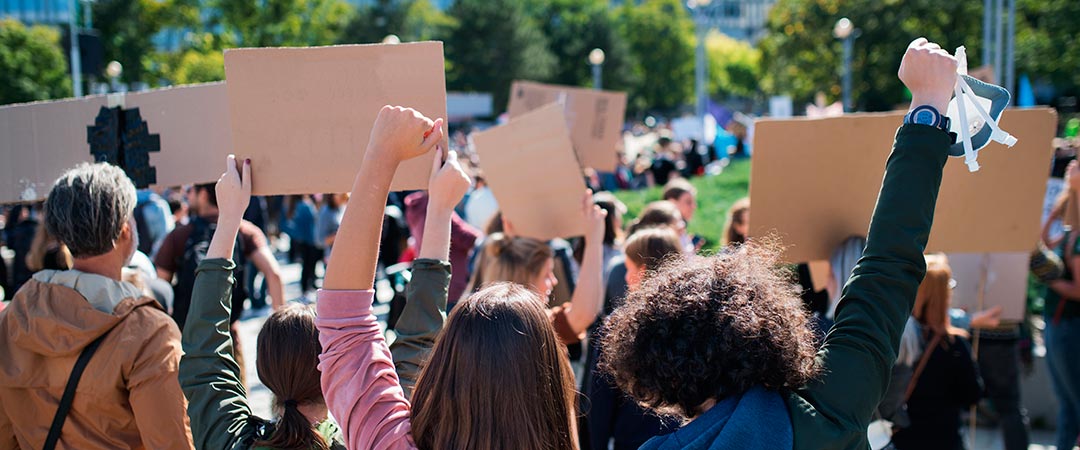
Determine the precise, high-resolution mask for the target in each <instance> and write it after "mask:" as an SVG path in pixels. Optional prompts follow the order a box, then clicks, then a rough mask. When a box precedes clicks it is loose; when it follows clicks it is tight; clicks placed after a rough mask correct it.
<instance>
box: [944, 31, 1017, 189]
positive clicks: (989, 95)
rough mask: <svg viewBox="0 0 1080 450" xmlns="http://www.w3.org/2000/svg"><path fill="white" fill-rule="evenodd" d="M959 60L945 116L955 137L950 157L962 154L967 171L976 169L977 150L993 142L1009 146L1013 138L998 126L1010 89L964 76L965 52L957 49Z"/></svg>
mask: <svg viewBox="0 0 1080 450" xmlns="http://www.w3.org/2000/svg"><path fill="white" fill-rule="evenodd" d="M956 58H957V59H958V60H960V66H959V68H958V70H957V71H958V72H959V74H960V76H959V77H957V80H956V87H955V88H954V92H955V94H956V96H955V97H954V98H953V99H952V101H950V102H949V110H948V112H947V113H946V115H948V116H949V120H950V121H951V122H952V125H951V127H950V128H951V131H952V132H953V133H956V136H957V140H956V143H954V144H953V145H952V146H951V147H949V154H950V155H952V156H963V157H964V162H965V163H966V164H967V166H968V170H969V171H971V172H975V171H978V170H979V163H978V161H977V158H978V154H977V153H976V152H978V151H979V150H982V149H983V148H984V147H986V146H987V145H989V144H990V141H995V142H998V143H1001V144H1004V145H1006V146H1009V147H1012V146H1013V145H1015V144H1016V138H1015V137H1013V136H1012V135H1010V134H1009V133H1007V132H1005V130H1002V129H1001V127H999V126H998V119H1000V118H1001V113H1002V112H1003V111H1005V108H1006V107H1007V106H1009V99H1010V96H1009V91H1007V90H1006V89H1005V88H1003V87H1000V86H994V85H992V84H989V83H984V82H982V81H979V80H977V79H975V78H972V77H970V76H968V75H967V51H966V49H964V47H960V48H958V49H956Z"/></svg>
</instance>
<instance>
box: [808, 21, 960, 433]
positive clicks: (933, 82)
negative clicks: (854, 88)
mask: <svg viewBox="0 0 1080 450" xmlns="http://www.w3.org/2000/svg"><path fill="white" fill-rule="evenodd" d="M956 66H957V62H956V59H955V58H953V57H952V56H951V55H949V54H948V53H947V52H945V51H944V50H941V48H940V47H938V46H937V45H935V44H930V43H928V42H927V41H926V39H923V38H920V39H917V40H915V41H914V42H912V43H911V45H910V46H909V47H908V50H907V53H906V54H905V55H904V59H903V62H902V63H901V65H900V73H899V75H900V79H901V80H902V81H903V82H904V83H905V84H906V85H907V86H908V87H909V88H910V89H911V91H912V96H913V102H912V106H913V107H915V106H919V105H931V106H933V107H935V108H937V110H938V111H945V110H946V108H947V105H948V102H949V99H950V97H951V95H952V94H951V92H952V89H953V86H954V84H955V83H956ZM950 144H951V139H950V137H949V135H948V134H947V133H946V132H944V131H942V130H940V129H937V128H934V127H931V126H925V125H904V126H902V127H901V128H900V130H899V131H898V132H897V134H896V141H895V142H894V144H893V152H892V155H890V157H889V161H888V163H887V165H886V169H885V179H884V180H883V181H882V185H881V192H880V194H879V196H878V201H877V206H876V207H875V209H874V215H873V218H872V220H871V222H870V231H869V234H868V237H867V245H866V251H865V252H864V254H863V257H862V259H860V260H859V263H858V265H857V266H856V267H855V270H854V271H853V273H852V276H851V278H850V279H849V280H848V283H847V286H846V287H845V288H844V291H843V295H842V297H841V300H840V305H839V307H838V308H837V313H836V324H835V325H834V326H833V328H832V330H831V331H830V332H829V335H828V337H827V338H826V340H825V344H824V346H823V347H822V350H821V352H820V353H819V354H818V363H819V364H821V366H822V369H823V370H822V375H821V377H820V378H819V379H818V380H817V381H815V382H813V383H811V384H810V385H808V386H806V387H804V388H802V389H800V390H799V391H798V395H799V396H800V397H801V398H802V401H801V402H800V404H799V405H795V407H797V408H811V407H812V408H814V409H816V411H817V413H818V415H820V416H822V417H823V418H824V419H826V420H827V421H828V422H829V423H831V425H832V427H830V428H829V429H828V430H822V435H829V437H830V438H832V439H834V440H835V441H834V442H835V443H836V444H837V447H838V448H839V447H841V445H840V444H841V443H844V444H845V445H843V447H844V448H848V447H853V446H855V445H859V444H860V443H861V446H863V447H865V446H866V444H865V442H866V427H867V425H868V424H869V422H870V418H871V416H872V414H873V412H874V409H875V408H876V407H877V405H878V403H879V402H880V400H881V398H882V396H883V395H884V392H885V390H886V388H887V386H888V383H889V376H890V372H891V369H892V366H893V363H894V362H895V361H896V355H897V351H898V347H899V345H900V337H901V335H902V333H903V330H904V324H905V322H906V321H907V318H908V316H909V315H910V314H911V308H912V306H913V304H914V302H915V293H916V291H917V290H918V287H919V283H921V282H922V278H923V276H924V275H925V273H926V263H925V261H924V259H923V251H924V249H925V247H926V241H927V238H928V237H929V234H930V226H931V224H932V222H933V218H934V207H935V204H936V202H937V195H938V189H939V187H940V185H941V174H942V169H943V168H944V166H945V160H946V158H947V157H948V154H947V150H948V146H949V145H950ZM820 419H821V417H819V418H812V417H811V416H810V415H807V414H793V415H792V420H794V421H802V420H814V421H817V420H820ZM795 425H796V429H799V428H800V426H809V427H818V428H819V429H820V428H821V427H822V425H823V423H822V422H814V423H813V424H798V423H796V424H795ZM819 437H820V436H819ZM800 438H803V439H806V438H809V436H805V435H803V436H800V435H798V434H797V435H796V436H795V439H796V445H795V446H796V447H797V448H800V447H803V446H804V445H800ZM802 444H806V445H805V446H808V447H807V448H809V447H812V446H813V445H810V443H808V442H802Z"/></svg>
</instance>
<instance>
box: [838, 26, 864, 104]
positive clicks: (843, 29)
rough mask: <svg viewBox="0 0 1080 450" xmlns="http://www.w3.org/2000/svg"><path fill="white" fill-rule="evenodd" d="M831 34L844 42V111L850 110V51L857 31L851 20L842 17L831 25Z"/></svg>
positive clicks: (857, 34)
mask: <svg viewBox="0 0 1080 450" xmlns="http://www.w3.org/2000/svg"><path fill="white" fill-rule="evenodd" d="M833 35H834V36H836V38H837V39H840V40H841V41H843V43H844V77H843V95H844V112H851V111H852V109H853V105H852V101H851V53H852V47H853V46H854V43H855V38H856V37H858V36H859V33H858V30H856V29H855V25H853V24H852V23H851V20H850V19H848V18H847V17H844V18H842V19H840V20H838V21H836V26H835V27H833Z"/></svg>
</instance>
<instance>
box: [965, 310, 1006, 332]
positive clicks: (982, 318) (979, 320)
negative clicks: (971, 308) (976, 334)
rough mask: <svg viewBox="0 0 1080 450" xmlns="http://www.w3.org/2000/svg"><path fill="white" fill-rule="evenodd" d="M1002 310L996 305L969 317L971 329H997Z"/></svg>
mask: <svg viewBox="0 0 1080 450" xmlns="http://www.w3.org/2000/svg"><path fill="white" fill-rule="evenodd" d="M1003 310H1004V309H1003V308H1002V307H1001V305H998V306H995V307H993V308H990V309H987V310H985V311H979V312H977V313H975V314H974V315H972V316H971V328H973V329H979V328H982V329H986V328H997V327H998V326H999V325H1001V312H1002V311H1003Z"/></svg>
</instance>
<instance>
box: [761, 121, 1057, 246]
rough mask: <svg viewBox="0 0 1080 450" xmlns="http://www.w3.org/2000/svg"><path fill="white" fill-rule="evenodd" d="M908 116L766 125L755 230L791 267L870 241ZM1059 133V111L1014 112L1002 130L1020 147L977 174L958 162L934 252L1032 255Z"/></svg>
mask: <svg viewBox="0 0 1080 450" xmlns="http://www.w3.org/2000/svg"><path fill="white" fill-rule="evenodd" d="M903 117H904V114H903V113H900V112H897V113H886V114H852V115H846V116H844V117H836V118H828V119H785V120H761V121H758V122H757V123H756V125H755V133H754V136H755V137H754V164H753V167H752V169H751V171H752V172H751V179H750V180H751V181H750V197H751V199H752V201H753V204H754V213H753V214H752V215H751V222H750V232H751V235H753V236H763V235H768V234H770V233H776V235H777V236H778V237H779V238H780V239H781V240H782V242H783V244H784V246H785V247H786V249H785V252H784V260H786V261H789V262H805V261H817V260H827V259H828V258H829V256H830V255H831V254H832V251H833V250H834V249H835V247H836V246H837V245H839V244H840V243H841V242H843V241H844V239H846V238H848V237H850V236H853V235H866V231H867V229H868V228H869V225H870V216H871V214H872V213H873V210H874V204H875V202H876V200H877V194H878V190H879V189H880V188H881V179H882V175H883V174H884V171H885V161H886V160H887V159H888V156H889V153H890V151H891V149H892V143H893V137H894V136H895V134H896V129H897V128H898V127H899V126H900V124H901V123H902V122H903ZM1056 126H1057V114H1056V113H1055V112H1054V111H1053V110H1052V109H1047V108H1035V109H1023V110H1020V109H1010V110H1008V111H1005V113H1004V115H1002V119H1001V127H1002V128H1003V129H1005V130H1008V131H1009V132H1010V133H1012V134H1013V135H1014V136H1016V137H1017V138H1018V139H1019V142H1018V143H1017V144H1016V146H1015V147H1013V148H1011V149H1010V148H1006V147H1004V146H1002V145H1000V144H996V143H993V144H991V145H990V146H988V147H987V148H985V149H983V150H982V151H980V152H979V163H980V165H981V166H982V170H980V171H978V172H975V173H969V172H968V171H967V168H966V166H964V163H963V159H962V158H949V162H948V164H947V165H946V166H945V174H944V178H943V181H942V184H941V193H940V195H939V197H938V202H937V210H936V211H937V213H936V215H935V217H934V227H933V231H932V233H931V234H930V242H929V244H928V245H927V251H929V252H947V253H981V252H990V253H998V252H1026V251H1029V250H1030V249H1032V248H1033V247H1034V245H1035V242H1036V240H1037V239H1038V238H1039V227H1040V215H1041V210H1042V200H1043V196H1044V194H1045V191H1046V179H1047V178H1048V176H1049V170H1050V165H1049V164H1050V157H1051V154H1052V153H1053V148H1052V146H1051V142H1052V139H1053V137H1054V133H1055V131H1056Z"/></svg>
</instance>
